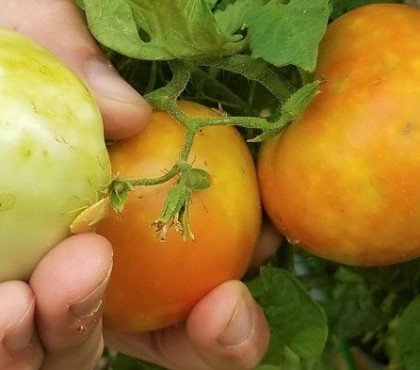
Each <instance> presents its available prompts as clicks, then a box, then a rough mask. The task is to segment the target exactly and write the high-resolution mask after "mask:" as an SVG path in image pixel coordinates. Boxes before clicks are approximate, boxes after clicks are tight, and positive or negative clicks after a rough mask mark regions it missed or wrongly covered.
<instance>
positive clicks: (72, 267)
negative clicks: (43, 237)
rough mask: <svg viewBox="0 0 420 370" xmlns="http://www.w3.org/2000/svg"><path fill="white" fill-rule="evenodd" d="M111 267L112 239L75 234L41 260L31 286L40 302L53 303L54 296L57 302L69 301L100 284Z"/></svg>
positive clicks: (33, 275)
mask: <svg viewBox="0 0 420 370" xmlns="http://www.w3.org/2000/svg"><path fill="white" fill-rule="evenodd" d="M111 268H112V247H111V244H110V243H109V242H108V240H106V239H105V238H104V237H102V236H100V235H97V234H93V233H86V234H78V235H73V236H71V237H69V238H67V239H65V240H64V241H62V242H61V243H60V244H58V245H57V246H56V247H55V248H53V249H52V250H51V251H50V252H49V253H48V254H47V255H46V256H45V257H44V258H43V259H42V260H41V262H40V263H39V264H38V266H37V267H36V269H35V271H34V273H33V274H32V276H31V279H30V285H31V287H32V288H33V290H34V291H35V293H36V295H37V299H38V300H39V301H40V302H44V301H45V302H48V301H50V302H51V297H52V296H53V297H54V301H57V302H62V301H66V302H69V300H71V298H72V296H80V297H81V296H84V293H85V291H89V290H92V287H94V286H97V285H99V284H100V282H102V281H103V280H104V279H106V277H107V276H108V275H109V273H110V270H111ZM86 294H87V293H86ZM49 306H51V305H49Z"/></svg>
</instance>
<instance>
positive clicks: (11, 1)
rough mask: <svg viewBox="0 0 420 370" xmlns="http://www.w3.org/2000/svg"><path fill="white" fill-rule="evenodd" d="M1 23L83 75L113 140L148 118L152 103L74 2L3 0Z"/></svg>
mask: <svg viewBox="0 0 420 370" xmlns="http://www.w3.org/2000/svg"><path fill="white" fill-rule="evenodd" d="M0 25H3V26H5V27H8V28H13V29H15V30H17V31H18V32H20V33H23V34H25V35H27V36H29V37H30V38H32V39H33V40H35V41H36V42H37V43H39V44H41V45H43V46H44V47H45V48H47V49H48V50H50V51H51V52H52V53H54V54H55V55H57V56H58V57H60V58H61V59H62V60H63V61H64V62H65V63H66V64H67V65H68V66H69V67H70V68H72V69H73V70H74V71H75V72H76V73H77V74H78V75H79V76H80V78H81V79H82V80H83V81H84V83H85V84H86V86H87V88H88V89H89V90H90V92H91V94H92V95H93V96H94V98H95V100H96V103H97V104H98V106H99V109H100V111H101V113H102V117H103V119H104V125H105V136H106V137H107V138H108V139H120V138H124V137H129V136H131V135H133V134H135V133H137V132H138V131H140V130H141V129H142V128H143V127H144V125H145V124H146V123H147V122H148V120H149V118H150V114H151V108H150V106H149V105H148V104H147V103H146V101H145V100H144V99H143V98H142V97H141V95H140V94H138V93H137V92H136V91H135V90H134V89H133V88H132V87H131V86H130V85H129V84H128V83H127V82H125V81H124V80H123V79H122V78H121V77H120V76H119V74H118V73H117V72H116V71H115V69H114V68H113V67H112V66H111V63H110V62H109V61H108V60H107V58H106V56H105V54H104V53H103V51H102V50H101V49H100V47H99V46H98V44H97V43H96V41H95V40H94V39H93V37H92V36H91V35H90V33H89V31H88V28H87V26H86V22H85V19H84V17H83V14H82V12H81V11H80V10H79V9H78V8H77V6H76V5H75V4H74V2H73V1H71V0H27V1H16V0H2V1H1V4H0Z"/></svg>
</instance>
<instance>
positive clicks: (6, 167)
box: [0, 27, 111, 282]
mask: <svg viewBox="0 0 420 370" xmlns="http://www.w3.org/2000/svg"><path fill="white" fill-rule="evenodd" d="M0 107H1V108H0V282H3V281H8V280H29V278H30V276H31V274H32V272H33V270H34V268H35V267H36V265H37V264H38V262H39V261H40V260H41V259H42V257H43V256H44V255H45V254H46V253H47V252H48V251H49V250H51V249H52V248H53V247H54V246H56V245H57V244H58V243H59V242H61V241H62V240H63V239H64V238H66V237H67V236H69V234H70V225H71V224H72V222H73V220H74V219H75V218H76V216H77V214H78V211H79V212H80V210H81V209H83V208H85V207H88V206H90V205H91V204H93V203H95V202H96V201H97V199H98V197H99V195H100V191H102V190H103V189H104V188H106V186H107V184H108V183H109V181H110V180H111V167H110V163H109V159H108V153H107V150H106V146H105V140H104V134H103V124H102V118H101V114H100V112H99V109H98V107H97V105H96V103H95V101H94V100H93V98H92V96H91V95H90V94H89V92H88V90H87V89H86V87H85V86H84V85H83V82H82V81H81V80H80V78H79V77H78V76H77V75H76V74H75V73H74V72H73V71H71V70H70V69H69V68H68V67H67V66H66V65H64V63H63V62H61V61H60V60H59V59H58V58H57V57H56V56H54V55H52V54H51V53H50V52H48V51H47V50H45V49H43V48H42V47H41V46H39V45H38V44H36V43H34V42H33V41H32V40H30V39H28V38H26V37H25V36H23V35H21V34H19V33H17V32H15V31H12V30H8V29H3V28H1V27H0Z"/></svg>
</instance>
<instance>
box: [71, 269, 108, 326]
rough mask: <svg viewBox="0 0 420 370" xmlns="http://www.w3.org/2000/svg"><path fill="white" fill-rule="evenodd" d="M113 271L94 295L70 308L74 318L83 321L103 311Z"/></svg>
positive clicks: (91, 294)
mask: <svg viewBox="0 0 420 370" xmlns="http://www.w3.org/2000/svg"><path fill="white" fill-rule="evenodd" d="M111 270H112V269H109V271H108V273H107V275H106V277H105V278H104V279H103V280H102V281H101V283H100V284H99V285H98V287H97V288H96V289H95V290H94V291H93V292H92V293H90V294H89V295H88V296H87V297H85V298H83V299H81V300H80V301H78V302H76V303H74V304H72V305H71V306H70V310H71V312H72V313H73V316H75V317H76V318H78V319H82V320H83V319H87V318H89V317H92V316H93V315H95V314H96V313H97V312H98V311H99V310H100V309H101V307H102V305H103V295H104V293H105V289H106V286H107V284H108V281H109V278H110V276H111Z"/></svg>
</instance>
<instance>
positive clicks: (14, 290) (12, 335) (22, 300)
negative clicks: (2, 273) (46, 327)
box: [0, 281, 43, 370]
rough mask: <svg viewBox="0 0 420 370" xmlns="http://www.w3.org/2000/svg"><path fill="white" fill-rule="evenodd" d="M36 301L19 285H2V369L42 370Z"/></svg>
mask: <svg viewBox="0 0 420 370" xmlns="http://www.w3.org/2000/svg"><path fill="white" fill-rule="evenodd" d="M34 311H35V298H34V295H33V293H32V291H31V289H30V288H29V286H28V285H27V284H25V283H23V282H20V281H8V282H5V283H1V284H0V369H8V370H21V369H28V370H30V369H39V367H40V366H41V363H42V359H43V351H42V347H41V345H40V342H39V340H38V338H37V337H36V335H35V334H34Z"/></svg>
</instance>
